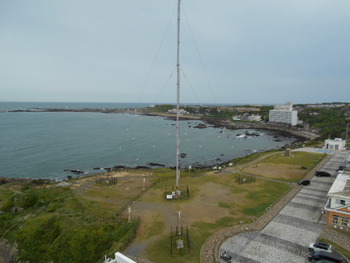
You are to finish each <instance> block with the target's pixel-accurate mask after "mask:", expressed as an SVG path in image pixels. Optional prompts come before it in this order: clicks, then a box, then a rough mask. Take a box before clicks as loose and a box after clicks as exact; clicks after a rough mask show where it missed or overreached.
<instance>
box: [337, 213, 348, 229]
mask: <svg viewBox="0 0 350 263" xmlns="http://www.w3.org/2000/svg"><path fill="white" fill-rule="evenodd" d="M333 225H338V226H346V227H350V218H349V217H343V216H338V215H333Z"/></svg>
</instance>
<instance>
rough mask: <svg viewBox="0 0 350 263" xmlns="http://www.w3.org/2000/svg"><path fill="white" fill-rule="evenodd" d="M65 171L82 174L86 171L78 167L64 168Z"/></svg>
mask: <svg viewBox="0 0 350 263" xmlns="http://www.w3.org/2000/svg"><path fill="white" fill-rule="evenodd" d="M64 171H65V172H71V173H75V174H83V173H86V171H84V170H78V169H66V170H64Z"/></svg>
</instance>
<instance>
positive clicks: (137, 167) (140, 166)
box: [135, 165, 150, 169]
mask: <svg viewBox="0 0 350 263" xmlns="http://www.w3.org/2000/svg"><path fill="white" fill-rule="evenodd" d="M135 168H136V169H150V168H149V167H148V166H143V165H139V166H136V167H135Z"/></svg>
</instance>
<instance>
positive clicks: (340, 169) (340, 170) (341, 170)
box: [338, 165, 345, 174]
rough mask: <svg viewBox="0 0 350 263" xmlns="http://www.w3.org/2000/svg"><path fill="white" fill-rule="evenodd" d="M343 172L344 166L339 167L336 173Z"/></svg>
mask: <svg viewBox="0 0 350 263" xmlns="http://www.w3.org/2000/svg"><path fill="white" fill-rule="evenodd" d="M344 170H345V166H344V165H340V166H339V168H338V173H340V174H342V173H343V172H344Z"/></svg>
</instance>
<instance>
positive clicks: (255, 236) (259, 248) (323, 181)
mask: <svg viewBox="0 0 350 263" xmlns="http://www.w3.org/2000/svg"><path fill="white" fill-rule="evenodd" d="M346 156H347V153H336V154H335V155H334V156H333V157H332V158H331V159H330V160H329V161H328V162H326V163H325V165H324V166H323V168H322V170H323V171H327V172H329V173H330V174H331V175H332V177H316V176H315V177H313V178H312V180H311V184H310V185H309V186H304V187H303V188H302V190H300V192H299V193H298V194H297V195H296V196H295V197H294V198H293V199H292V200H290V202H289V203H288V204H287V205H286V206H285V207H284V208H283V209H282V210H281V211H280V212H279V214H278V215H277V216H276V217H274V219H273V220H272V221H271V222H270V223H269V224H268V225H267V226H266V227H265V228H264V229H263V230H262V231H257V232H246V233H242V234H239V235H236V236H234V237H232V238H229V239H227V240H226V241H225V242H224V243H223V244H222V245H221V247H220V252H221V251H227V252H229V253H230V254H231V255H232V256H233V259H234V260H233V261H232V262H247V263H258V262H262V263H265V262H266V263H275V262H276V263H280V262H295V263H305V262H309V261H308V259H307V255H308V245H309V243H311V242H314V241H315V240H316V239H317V237H318V236H319V235H320V234H321V232H322V229H323V228H324V225H325V215H322V214H321V209H322V208H323V207H324V205H325V203H326V202H327V199H328V198H327V193H328V190H329V188H330V187H331V185H332V183H333V181H334V179H335V175H336V170H337V168H338V167H339V165H340V164H341V163H342V162H343V161H344V159H345V158H346ZM222 262H224V261H222Z"/></svg>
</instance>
